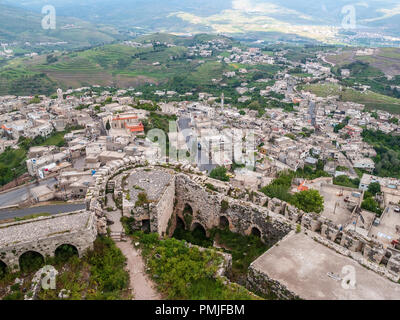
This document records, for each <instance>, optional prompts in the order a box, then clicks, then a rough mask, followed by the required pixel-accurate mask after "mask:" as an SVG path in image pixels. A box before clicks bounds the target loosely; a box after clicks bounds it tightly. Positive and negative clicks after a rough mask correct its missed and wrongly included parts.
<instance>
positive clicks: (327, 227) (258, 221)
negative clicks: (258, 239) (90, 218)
mask: <svg viewBox="0 0 400 320" xmlns="http://www.w3.org/2000/svg"><path fill="white" fill-rule="evenodd" d="M148 165H149V164H148V163H146V161H144V160H142V159H140V158H138V157H128V158H126V159H124V160H118V161H112V162H111V163H109V164H107V166H105V167H104V168H102V169H101V170H99V171H98V172H97V173H96V175H95V183H94V185H93V186H91V187H90V188H89V191H88V194H87V197H86V201H87V204H88V208H89V209H91V210H94V211H96V214H97V215H98V216H100V215H101V210H99V207H102V204H101V199H102V198H104V190H105V189H106V183H107V181H108V180H109V179H110V178H111V177H113V176H115V175H116V174H117V173H120V172H122V171H123V170H128V169H129V168H134V167H135V166H148ZM152 166H157V163H152V164H150V166H149V168H151V167H152ZM179 171H181V172H182V173H179V174H177V177H176V182H175V198H176V199H175V213H176V214H173V215H172V217H171V218H170V219H169V221H168V222H167V225H168V226H167V228H166V229H165V230H167V229H168V230H167V231H168V232H167V234H169V235H171V234H172V233H173V230H174V228H175V226H176V216H178V217H180V218H181V219H182V220H183V221H185V219H184V217H183V210H184V208H185V205H189V206H191V208H192V210H193V216H192V217H191V219H189V220H190V221H189V220H188V219H186V222H188V221H189V222H190V225H189V226H188V225H186V228H187V229H192V228H193V227H194V225H195V224H199V225H201V226H203V228H204V229H206V230H209V229H212V228H213V227H217V226H219V224H220V219H221V217H225V218H226V219H227V220H228V221H229V227H230V229H231V230H232V231H233V232H239V233H241V234H250V233H251V232H252V230H253V229H257V230H258V231H259V232H260V233H261V236H262V239H263V240H264V241H266V242H267V243H270V244H273V243H275V242H276V241H278V240H280V239H281V238H282V237H283V236H284V235H286V234H287V233H288V232H289V230H290V229H295V228H296V224H301V225H302V227H303V228H304V229H306V230H310V231H312V232H313V233H315V237H316V238H318V239H319V241H320V242H323V243H324V244H325V245H327V246H329V247H331V248H335V250H336V251H337V252H340V253H341V254H345V255H347V256H351V257H352V258H353V259H355V260H356V261H358V262H359V263H361V264H363V265H366V266H368V268H370V269H371V270H373V271H375V272H377V273H379V274H381V275H384V276H386V277H388V278H389V279H391V280H393V281H398V279H399V278H400V270H399V268H398V267H397V265H398V257H397V255H394V256H392V257H391V258H390V259H389V261H390V263H389V262H387V267H384V266H380V265H379V263H381V262H382V260H383V257H384V256H385V255H386V253H387V249H386V250H384V249H382V248H381V247H380V246H379V244H377V243H374V242H373V241H371V239H366V238H364V237H362V236H361V235H358V234H354V233H351V232H348V231H343V230H339V228H338V227H337V226H335V225H333V224H332V223H330V222H329V221H324V220H323V219H321V218H320V217H319V216H318V215H316V214H308V213H307V214H306V213H304V212H302V211H301V210H298V209H296V208H294V207H293V206H291V205H289V204H287V203H285V202H284V201H281V200H279V199H270V198H268V197H266V196H264V195H262V194H260V193H257V192H256V193H254V194H252V195H249V194H246V192H244V191H240V190H233V191H232V188H231V187H230V186H229V184H228V183H226V186H225V187H223V186H221V182H220V181H218V183H216V185H217V186H218V188H217V191H218V192H215V191H212V190H210V189H209V188H207V187H206V186H204V185H205V184H206V183H210V181H211V182H212V179H209V178H206V177H205V176H204V175H202V173H201V172H200V171H199V170H198V169H197V168H193V167H191V166H190V165H186V166H181V167H179ZM211 184H212V183H211ZM235 198H236V199H235ZM238 198H241V199H244V200H245V201H243V200H239V199H238ZM223 202H224V203H225V206H222V205H221V204H222V203H223ZM170 203H171V202H169V205H168V206H167V207H169V206H170ZM226 203H227V204H228V206H227V208H225V207H226ZM261 204H262V205H264V204H266V205H267V207H264V206H261ZM166 216H167V215H166ZM165 222H166V219H163V220H162V222H160V228H161V230H162V232H163V231H164V228H165ZM186 222H185V223H186ZM168 227H169V228H168ZM157 228H159V226H157ZM339 240H340V241H339ZM339 248H340V249H339Z"/></svg>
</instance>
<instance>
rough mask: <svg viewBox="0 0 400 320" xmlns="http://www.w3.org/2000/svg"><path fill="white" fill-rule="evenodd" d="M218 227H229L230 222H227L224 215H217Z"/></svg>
mask: <svg viewBox="0 0 400 320" xmlns="http://www.w3.org/2000/svg"><path fill="white" fill-rule="evenodd" d="M218 226H219V228H221V229H226V228H228V229H230V223H229V219H228V218H227V217H226V216H221V217H219V224H218Z"/></svg>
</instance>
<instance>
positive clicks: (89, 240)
mask: <svg viewBox="0 0 400 320" xmlns="http://www.w3.org/2000/svg"><path fill="white" fill-rule="evenodd" d="M70 214H71V213H67V214H64V215H70ZM50 218H51V217H50ZM39 219H40V218H39ZM35 220H37V219H35ZM44 220H46V219H44ZM23 223H25V224H26V225H27V227H28V228H29V223H26V221H25V222H23ZM55 223H56V222H55ZM13 225H15V224H13ZM96 237H97V225H96V218H95V216H94V213H88V222H87V225H86V226H85V228H84V229H81V230H78V231H75V232H69V233H63V234H55V235H53V236H49V237H46V238H38V239H36V240H35V241H31V242H28V243H16V244H13V245H8V246H6V247H3V248H0V260H1V261H3V262H4V263H5V264H6V265H7V266H8V267H9V268H10V269H11V270H14V271H17V270H19V258H20V257H21V255H22V254H24V253H25V252H28V251H35V252H37V253H40V254H41V255H42V256H43V257H44V258H45V257H53V256H54V255H55V251H56V249H57V248H58V247H59V246H61V245H63V244H69V245H73V246H74V247H76V249H77V250H78V254H79V256H80V257H81V256H82V255H83V254H84V253H85V252H86V251H87V250H89V249H92V248H93V243H94V241H95V240H96Z"/></svg>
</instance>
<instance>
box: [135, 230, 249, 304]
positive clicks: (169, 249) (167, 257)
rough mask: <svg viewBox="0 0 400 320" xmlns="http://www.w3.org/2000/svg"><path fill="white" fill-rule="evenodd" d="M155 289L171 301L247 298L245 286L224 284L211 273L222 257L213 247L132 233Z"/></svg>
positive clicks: (215, 269) (213, 272)
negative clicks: (201, 248) (204, 248)
mask: <svg viewBox="0 0 400 320" xmlns="http://www.w3.org/2000/svg"><path fill="white" fill-rule="evenodd" d="M134 240H139V241H140V243H141V246H142V254H143V256H144V257H145V258H146V260H147V261H148V262H147V267H148V268H149V269H150V270H149V273H150V274H151V276H152V278H153V280H154V281H155V282H156V283H157V285H158V289H159V290H160V291H161V292H162V293H163V294H164V295H165V296H166V297H167V299H174V300H181V299H186V300H220V299H223V300H250V299H255V297H254V296H253V295H251V294H250V293H249V292H248V291H247V290H246V289H244V288H242V287H239V286H234V285H225V284H224V283H223V280H222V279H219V278H215V277H214V276H215V273H216V271H217V269H218V266H219V264H220V263H221V262H222V257H221V256H220V255H219V254H218V253H217V252H216V251H213V250H204V251H200V250H199V249H198V248H197V247H192V248H190V247H189V246H188V245H187V243H186V242H184V241H179V240H177V239H173V238H172V239H167V240H159V238H158V235H157V234H147V235H146V234H143V233H141V232H140V233H135V236H134Z"/></svg>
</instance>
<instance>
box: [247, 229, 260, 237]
mask: <svg viewBox="0 0 400 320" xmlns="http://www.w3.org/2000/svg"><path fill="white" fill-rule="evenodd" d="M250 234H251V235H253V236H256V237H258V238H261V235H262V233H261V231H260V229H258V228H257V227H253V228H251V232H250Z"/></svg>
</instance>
